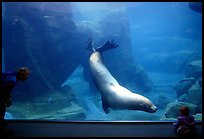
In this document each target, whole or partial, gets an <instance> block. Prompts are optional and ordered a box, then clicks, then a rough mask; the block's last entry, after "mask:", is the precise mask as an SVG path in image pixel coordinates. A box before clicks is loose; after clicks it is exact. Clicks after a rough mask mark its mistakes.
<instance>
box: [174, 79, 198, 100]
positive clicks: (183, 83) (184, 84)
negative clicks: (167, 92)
mask: <svg viewBox="0 0 204 139" xmlns="http://www.w3.org/2000/svg"><path fill="white" fill-rule="evenodd" d="M195 82H196V79H195V78H193V77H191V78H184V79H182V80H180V81H179V82H178V83H177V84H176V86H175V87H174V89H175V91H176V94H177V96H178V97H179V96H181V95H183V94H185V93H187V92H188V90H189V88H190V87H191V86H192V85H193V84H194V83H195Z"/></svg>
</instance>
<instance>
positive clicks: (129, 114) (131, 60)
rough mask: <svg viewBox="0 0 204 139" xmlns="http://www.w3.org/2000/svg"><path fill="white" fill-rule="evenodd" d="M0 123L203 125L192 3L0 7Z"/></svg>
mask: <svg viewBox="0 0 204 139" xmlns="http://www.w3.org/2000/svg"><path fill="white" fill-rule="evenodd" d="M20 67H28V68H29V69H30V71H31V73H30V75H29V78H28V79H27V80H26V81H24V82H20V81H19V82H18V83H17V84H16V85H15V87H14V88H13V90H12V91H11V97H12V105H11V106H10V107H7V109H6V115H5V119H43V120H68V121H170V120H176V118H177V117H178V116H179V113H178V108H179V107H180V106H182V105H186V106H188V107H189V108H190V114H192V115H193V116H194V117H195V119H196V120H201V121H202V3H201V2H2V72H8V71H17V70H18V69H19V68H20Z"/></svg>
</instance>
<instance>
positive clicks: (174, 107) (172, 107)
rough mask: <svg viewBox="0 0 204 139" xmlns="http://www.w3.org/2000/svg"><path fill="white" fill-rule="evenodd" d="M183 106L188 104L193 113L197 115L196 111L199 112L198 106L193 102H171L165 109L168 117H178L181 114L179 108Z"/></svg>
mask: <svg viewBox="0 0 204 139" xmlns="http://www.w3.org/2000/svg"><path fill="white" fill-rule="evenodd" d="M181 106H188V107H189V109H190V114H191V115H195V114H196V113H198V107H197V106H196V105H194V104H192V103H186V102H171V103H169V104H168V105H167V107H166V110H165V116H166V118H177V117H178V116H179V108H180V107H181Z"/></svg>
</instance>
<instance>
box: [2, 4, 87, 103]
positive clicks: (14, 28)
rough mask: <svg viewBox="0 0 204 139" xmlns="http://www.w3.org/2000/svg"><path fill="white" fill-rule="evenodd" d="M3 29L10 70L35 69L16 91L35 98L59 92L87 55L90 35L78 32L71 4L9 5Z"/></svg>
mask: <svg viewBox="0 0 204 139" xmlns="http://www.w3.org/2000/svg"><path fill="white" fill-rule="evenodd" d="M56 9H58V10H56ZM25 13H26V14H25ZM2 28H3V34H2V38H3V44H2V45H3V48H4V52H5V67H6V70H7V71H9V70H11V71H15V70H17V69H18V68H19V67H21V66H27V67H29V68H30V69H31V71H32V73H31V75H30V77H29V79H28V80H27V81H26V82H25V83H24V85H19V84H17V86H16V88H15V91H16V92H26V93H27V94H29V96H30V97H31V98H33V97H38V96H39V95H41V94H44V93H46V92H49V91H53V92H54V91H56V90H59V89H60V88H61V87H60V85H61V84H62V83H63V82H64V81H65V80H66V79H67V77H69V76H70V75H71V74H72V73H73V71H74V70H75V69H76V68H77V66H78V65H79V64H80V63H81V61H83V60H84V59H85V58H84V57H86V56H87V55H86V54H84V50H83V47H82V44H84V42H85V41H86V40H87V36H89V35H87V34H88V32H80V30H77V28H76V25H75V23H74V22H73V21H72V12H71V6H70V3H62V2H53V3H49V2H39V3H30V2H20V3H18V2H11V3H5V20H4V21H3V23H2ZM85 33H86V35H85ZM75 40H77V41H75ZM22 96H24V99H25V97H26V96H25V95H24V94H22V95H21V97H22ZM15 97H17V96H15Z"/></svg>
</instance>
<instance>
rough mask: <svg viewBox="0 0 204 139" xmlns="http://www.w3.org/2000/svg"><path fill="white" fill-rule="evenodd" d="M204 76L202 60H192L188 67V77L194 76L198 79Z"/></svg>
mask: <svg viewBox="0 0 204 139" xmlns="http://www.w3.org/2000/svg"><path fill="white" fill-rule="evenodd" d="M201 76H202V60H195V61H191V62H190V63H189V64H188V66H187V69H186V77H194V78H196V79H198V78H200V77H201Z"/></svg>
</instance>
